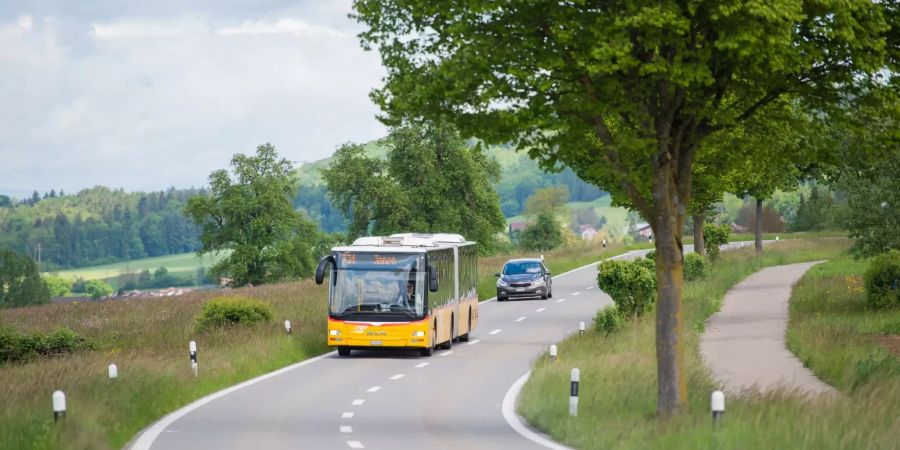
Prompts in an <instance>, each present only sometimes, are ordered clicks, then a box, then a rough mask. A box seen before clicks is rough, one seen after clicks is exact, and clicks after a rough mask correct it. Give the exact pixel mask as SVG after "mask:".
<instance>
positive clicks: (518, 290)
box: [516, 288, 525, 292]
mask: <svg viewBox="0 0 900 450" xmlns="http://www.w3.org/2000/svg"><path fill="white" fill-rule="evenodd" d="M516 292H525V288H516Z"/></svg>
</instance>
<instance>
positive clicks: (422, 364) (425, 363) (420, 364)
mask: <svg viewBox="0 0 900 450" xmlns="http://www.w3.org/2000/svg"><path fill="white" fill-rule="evenodd" d="M427 365H428V363H427V362H423V363H418V364H416V369H421V368H423V367H425V366H427Z"/></svg>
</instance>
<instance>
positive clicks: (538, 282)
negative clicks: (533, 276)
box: [531, 278, 544, 286]
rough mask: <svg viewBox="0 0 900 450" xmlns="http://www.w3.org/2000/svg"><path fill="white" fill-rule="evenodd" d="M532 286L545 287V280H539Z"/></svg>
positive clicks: (533, 282)
mask: <svg viewBox="0 0 900 450" xmlns="http://www.w3.org/2000/svg"><path fill="white" fill-rule="evenodd" d="M531 284H532V285H533V286H543V285H544V279H543V278H538V279H537V280H534V281H532V282H531Z"/></svg>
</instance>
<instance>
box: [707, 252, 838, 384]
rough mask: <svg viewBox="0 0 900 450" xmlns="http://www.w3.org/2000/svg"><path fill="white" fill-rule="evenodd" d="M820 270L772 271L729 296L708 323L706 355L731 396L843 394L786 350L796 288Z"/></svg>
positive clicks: (797, 266)
mask: <svg viewBox="0 0 900 450" xmlns="http://www.w3.org/2000/svg"><path fill="white" fill-rule="evenodd" d="M815 264H818V262H809V263H801V264H790V265H784V266H775V267H768V268H765V269H762V270H760V271H759V272H756V273H755V274H753V275H751V276H749V277H747V279H745V280H744V281H742V282H740V283H738V284H737V285H736V286H735V287H733V288H732V289H731V290H730V291H728V293H727V294H725V300H724V302H723V303H722V309H721V310H720V311H719V312H717V313H716V314H713V315H712V316H711V317H710V318H709V320H708V321H707V323H706V331H704V333H703V336H702V338H701V341H700V353H701V355H702V356H703V360H704V361H705V362H706V364H707V366H708V367H709V368H710V369H711V371H712V373H713V377H714V378H715V379H716V380H717V381H718V382H719V383H721V385H722V387H723V388H724V389H725V390H726V391H729V392H732V393H741V392H747V391H759V392H768V391H771V390H775V389H788V390H797V391H801V392H804V393H806V394H812V395H818V394H825V393H835V392H837V391H836V390H835V389H834V388H833V387H832V386H830V385H828V384H826V383H824V382H822V381H821V380H819V379H818V378H816V376H815V375H813V373H812V372H811V371H810V370H809V369H807V368H806V367H804V366H803V363H801V362H800V360H799V359H797V357H796V356H794V354H793V353H792V352H791V351H790V350H788V349H787V347H786V346H785V332H786V330H787V323H788V300H789V299H790V297H791V288H792V287H793V285H794V283H796V282H797V281H798V280H799V279H800V277H801V276H803V274H804V273H806V271H807V270H809V268H810V267H812V266H814V265H815Z"/></svg>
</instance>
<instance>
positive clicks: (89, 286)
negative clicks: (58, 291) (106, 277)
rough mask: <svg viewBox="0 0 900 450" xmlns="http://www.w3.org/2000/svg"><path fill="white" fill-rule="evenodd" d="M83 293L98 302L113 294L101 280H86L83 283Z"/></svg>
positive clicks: (110, 287)
mask: <svg viewBox="0 0 900 450" xmlns="http://www.w3.org/2000/svg"><path fill="white" fill-rule="evenodd" d="M84 292H85V293H87V294H88V295H90V296H91V298H92V299H94V300H99V299H101V298H103V297H106V296H107V295H109V294H112V293H113V288H112V286H110V285H109V284H107V283H106V282H105V281H103V280H87V281H85V282H84Z"/></svg>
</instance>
